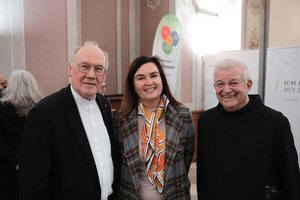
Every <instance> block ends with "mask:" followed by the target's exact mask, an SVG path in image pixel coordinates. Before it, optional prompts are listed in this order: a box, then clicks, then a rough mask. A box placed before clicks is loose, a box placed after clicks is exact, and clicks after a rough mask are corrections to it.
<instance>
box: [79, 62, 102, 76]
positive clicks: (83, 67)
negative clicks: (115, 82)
mask: <svg viewBox="0 0 300 200" xmlns="http://www.w3.org/2000/svg"><path fill="white" fill-rule="evenodd" d="M75 65H77V64H75ZM92 66H94V72H95V74H96V75H97V76H100V75H103V74H105V73H106V71H107V68H106V67H104V66H102V65H90V64H88V63H80V64H78V65H77V67H78V70H79V71H80V72H82V73H84V74H87V73H88V72H89V71H90V70H91V68H92Z"/></svg>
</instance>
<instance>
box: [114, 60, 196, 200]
mask: <svg viewBox="0 0 300 200" xmlns="http://www.w3.org/2000/svg"><path fill="white" fill-rule="evenodd" d="M125 87H126V88H125V93H124V97H123V101H122V103H121V107H120V109H119V110H118V111H117V112H116V114H115V118H114V132H115V136H116V138H117V140H118V144H119V145H118V152H119V159H120V160H121V163H122V166H121V176H120V182H119V187H118V191H117V196H118V199H126V200H134V199H141V200H146V199H151V200H152V199H156V200H160V199H172V200H174V199H182V200H183V199H191V196H190V180H189V177H188V172H189V168H190V165H191V162H192V157H193V152H194V124H193V121H192V116H191V112H190V110H189V109H188V108H186V107H185V106H183V105H182V104H181V103H180V102H178V101H177V100H176V99H175V98H174V97H173V95H172V94H171V92H170V89H169V86H168V82H167V79H166V76H165V74H164V71H163V68H162V65H161V62H160V60H159V59H158V58H157V57H146V56H141V57H138V58H136V59H135V60H134V61H133V62H132V64H131V66H130V69H129V72H128V75H127V79H126V86H125Z"/></svg>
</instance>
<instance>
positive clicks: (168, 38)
mask: <svg viewBox="0 0 300 200" xmlns="http://www.w3.org/2000/svg"><path fill="white" fill-rule="evenodd" d="M166 42H167V44H168V45H169V46H171V45H172V44H173V38H172V36H171V35H168V36H167V38H166Z"/></svg>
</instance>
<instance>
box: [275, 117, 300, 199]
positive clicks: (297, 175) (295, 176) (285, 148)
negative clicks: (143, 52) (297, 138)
mask: <svg viewBox="0 0 300 200" xmlns="http://www.w3.org/2000/svg"><path fill="white" fill-rule="evenodd" d="M275 126H277V127H276V135H277V137H276V141H275V147H274V148H275V152H276V156H275V162H276V169H277V174H279V179H280V181H279V182H280V188H282V190H283V198H282V199H288V200H299V199H300V172H299V164H298V157H297V151H296V149H295V145H294V140H293V135H292V132H291V127H290V124H289V121H288V119H287V118H286V117H285V116H283V115H281V116H280V118H278V120H277V123H276V125H275Z"/></svg>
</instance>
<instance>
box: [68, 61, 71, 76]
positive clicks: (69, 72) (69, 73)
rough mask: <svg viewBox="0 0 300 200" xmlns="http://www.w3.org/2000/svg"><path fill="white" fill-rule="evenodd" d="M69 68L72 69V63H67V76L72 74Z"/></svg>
mask: <svg viewBox="0 0 300 200" xmlns="http://www.w3.org/2000/svg"><path fill="white" fill-rule="evenodd" d="M71 70H72V65H71V63H69V66H68V76H69V77H71V76H72V74H71Z"/></svg>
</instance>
